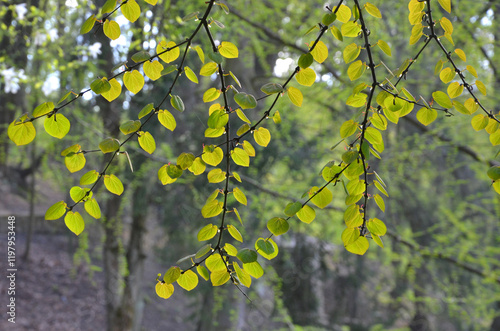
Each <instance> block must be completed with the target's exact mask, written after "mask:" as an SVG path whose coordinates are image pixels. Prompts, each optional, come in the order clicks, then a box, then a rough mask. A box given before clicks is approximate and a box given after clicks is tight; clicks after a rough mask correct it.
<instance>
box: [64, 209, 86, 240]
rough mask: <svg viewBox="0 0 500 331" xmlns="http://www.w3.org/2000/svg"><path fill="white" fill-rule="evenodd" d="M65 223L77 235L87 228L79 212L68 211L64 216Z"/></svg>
mask: <svg viewBox="0 0 500 331" xmlns="http://www.w3.org/2000/svg"><path fill="white" fill-rule="evenodd" d="M64 224H66V226H67V227H68V229H70V231H71V232H73V233H74V234H76V235H77V236H78V235H79V234H80V233H82V232H83V230H84V229H85V222H84V221H83V217H82V215H80V213H79V212H73V211H68V212H67V213H66V216H65V217H64Z"/></svg>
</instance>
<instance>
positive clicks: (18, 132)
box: [7, 121, 36, 146]
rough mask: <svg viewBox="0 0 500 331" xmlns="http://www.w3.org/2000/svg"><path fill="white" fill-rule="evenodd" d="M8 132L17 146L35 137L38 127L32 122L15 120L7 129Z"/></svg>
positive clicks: (27, 142)
mask: <svg viewBox="0 0 500 331" xmlns="http://www.w3.org/2000/svg"><path fill="white" fill-rule="evenodd" d="M7 134H8V136H9V138H10V140H12V141H13V142H14V143H15V144H16V145H17V146H22V145H27V144H29V143H30V142H32V141H33V139H35V136H36V129H35V127H34V126H33V123H31V122H18V121H13V122H12V123H10V125H9V128H8V129H7Z"/></svg>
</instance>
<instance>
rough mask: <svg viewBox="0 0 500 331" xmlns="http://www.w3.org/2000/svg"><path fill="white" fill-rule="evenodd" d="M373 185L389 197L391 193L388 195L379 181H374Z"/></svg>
mask: <svg viewBox="0 0 500 331" xmlns="http://www.w3.org/2000/svg"><path fill="white" fill-rule="evenodd" d="M373 184H375V187H376V188H377V189H378V190H379V191H380V192H382V193H383V194H384V195H385V196H386V197H388V196H389V193H387V191H386V189H385V188H384V186H382V184H380V183H379V182H378V181H376V180H374V181H373Z"/></svg>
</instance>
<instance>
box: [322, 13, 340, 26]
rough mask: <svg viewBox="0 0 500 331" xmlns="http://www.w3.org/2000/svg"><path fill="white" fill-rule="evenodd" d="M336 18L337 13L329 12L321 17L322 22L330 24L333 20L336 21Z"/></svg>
mask: <svg viewBox="0 0 500 331" xmlns="http://www.w3.org/2000/svg"><path fill="white" fill-rule="evenodd" d="M336 19H337V15H335V14H334V13H327V14H325V15H323V18H322V19H321V24H323V25H326V26H328V25H330V24H332V23H333V22H335V20H336Z"/></svg>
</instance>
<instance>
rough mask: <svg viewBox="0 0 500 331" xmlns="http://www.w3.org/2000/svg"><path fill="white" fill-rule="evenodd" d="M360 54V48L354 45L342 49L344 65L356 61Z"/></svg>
mask: <svg viewBox="0 0 500 331" xmlns="http://www.w3.org/2000/svg"><path fill="white" fill-rule="evenodd" d="M360 52H361V47H359V46H358V45H356V44H355V43H352V44H350V45H347V46H346V48H344V52H343V56H344V61H345V63H350V62H352V61H354V60H356V59H357V58H358V56H359V53H360Z"/></svg>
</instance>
